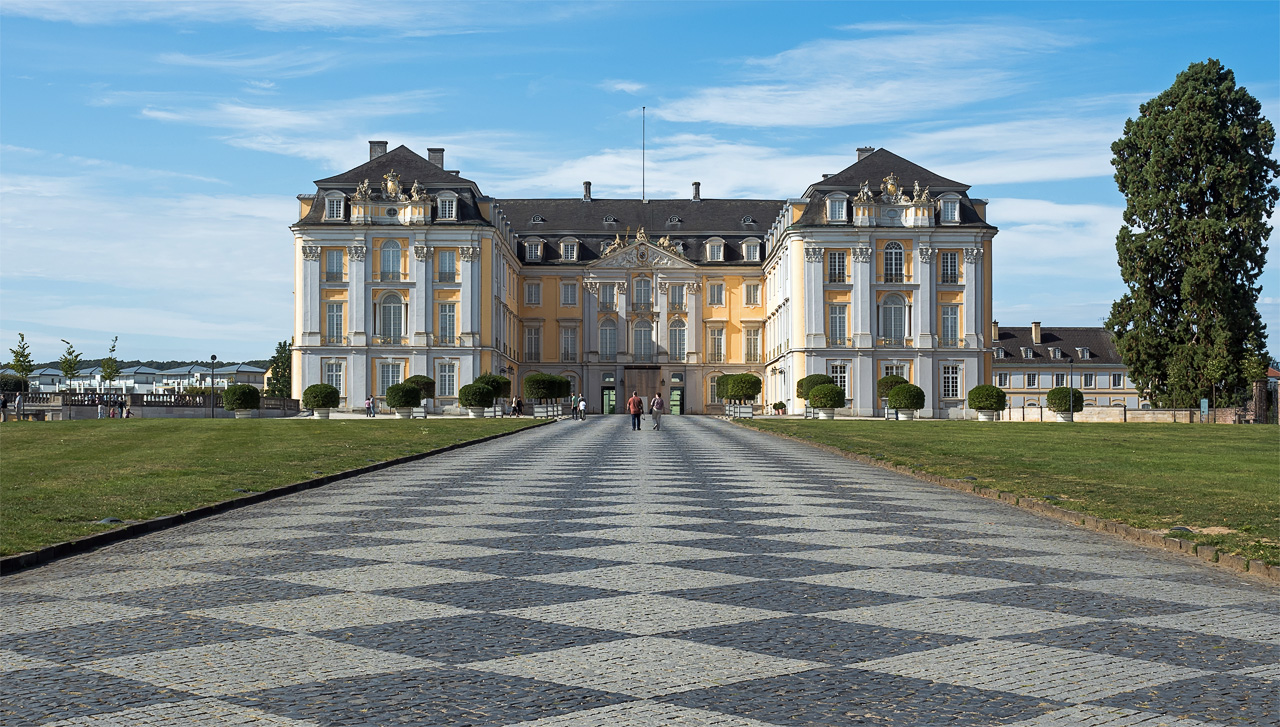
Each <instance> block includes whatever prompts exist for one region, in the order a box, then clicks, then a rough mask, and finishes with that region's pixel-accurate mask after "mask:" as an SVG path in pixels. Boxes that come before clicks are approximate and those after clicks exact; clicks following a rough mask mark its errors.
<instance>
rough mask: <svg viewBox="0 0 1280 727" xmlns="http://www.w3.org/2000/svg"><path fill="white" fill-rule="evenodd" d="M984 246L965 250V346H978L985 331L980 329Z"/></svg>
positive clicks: (963, 323) (963, 322) (963, 321)
mask: <svg viewBox="0 0 1280 727" xmlns="http://www.w3.org/2000/svg"><path fill="white" fill-rule="evenodd" d="M983 284H984V283H983V280H982V248H980V247H971V248H966V249H965V251H964V314H963V320H962V323H961V325H962V326H963V328H964V345H965V348H977V347H978V340H979V338H980V337H981V336H982V334H983V332H982V331H979V330H978V321H980V320H982V317H981V315H980V314H981V313H982V311H981V307H982V289H983Z"/></svg>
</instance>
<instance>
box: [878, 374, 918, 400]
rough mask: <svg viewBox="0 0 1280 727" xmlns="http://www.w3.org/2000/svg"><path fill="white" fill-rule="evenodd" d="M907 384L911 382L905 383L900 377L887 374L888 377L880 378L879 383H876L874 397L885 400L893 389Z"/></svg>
mask: <svg viewBox="0 0 1280 727" xmlns="http://www.w3.org/2000/svg"><path fill="white" fill-rule="evenodd" d="M909 383H911V382H909V381H907V380H906V379H904V378H902V377H901V376H898V375H897V374H889V375H888V376H885V377H882V378H881V379H880V380H879V381H877V382H876V396H877V397H878V398H880V399H887V398H889V392H890V391H893V390H894V389H895V388H897V387H899V386H901V385H902V384H909Z"/></svg>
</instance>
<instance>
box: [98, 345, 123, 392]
mask: <svg viewBox="0 0 1280 727" xmlns="http://www.w3.org/2000/svg"><path fill="white" fill-rule="evenodd" d="M118 340H120V337H119V336H116V337H115V338H113V339H111V348H109V349H107V357H106V358H104V359H102V363H101V364H100V366H99V368H101V369H102V381H103V382H104V383H105V384H106V386H110V385H111V382H112V381H115V380H116V379H117V378H119V377H120V362H119V361H117V360H116V341H118Z"/></svg>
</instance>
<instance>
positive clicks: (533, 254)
mask: <svg viewBox="0 0 1280 727" xmlns="http://www.w3.org/2000/svg"><path fill="white" fill-rule="evenodd" d="M524 259H525V261H526V262H531V263H536V262H540V261H541V260H542V241H541V240H539V241H537V242H526V243H525V244H524Z"/></svg>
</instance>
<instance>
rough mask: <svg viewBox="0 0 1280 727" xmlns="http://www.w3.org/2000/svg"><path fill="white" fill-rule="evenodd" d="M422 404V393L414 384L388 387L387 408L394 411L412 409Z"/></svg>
mask: <svg viewBox="0 0 1280 727" xmlns="http://www.w3.org/2000/svg"><path fill="white" fill-rule="evenodd" d="M421 403H422V391H421V390H419V389H418V387H416V386H414V385H413V384H395V385H394V386H388V387H387V406H389V407H391V408H392V409H406V408H407V409H412V408H413V407H415V406H418V405H419V404H421Z"/></svg>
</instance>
